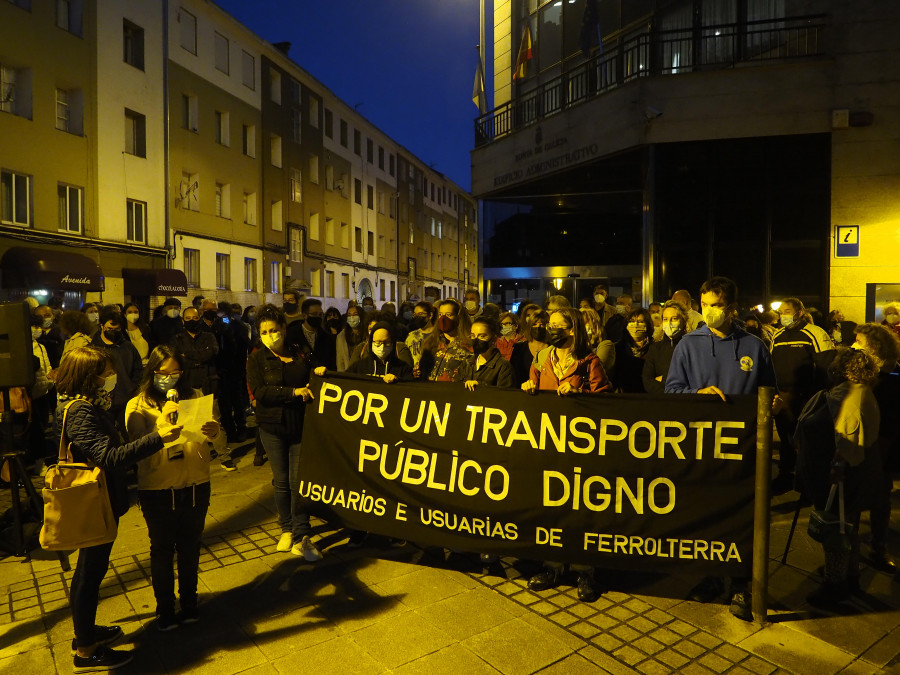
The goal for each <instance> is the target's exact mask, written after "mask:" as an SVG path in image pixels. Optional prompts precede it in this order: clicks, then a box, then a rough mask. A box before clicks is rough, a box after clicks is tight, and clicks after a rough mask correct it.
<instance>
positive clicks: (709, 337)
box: [681, 323, 750, 361]
mask: <svg viewBox="0 0 900 675" xmlns="http://www.w3.org/2000/svg"><path fill="white" fill-rule="evenodd" d="M749 335H750V334H749V333H748V332H747V331H745V330H744V329H743V328H741V327H740V326H739V325H738V324H737V323H732V325H731V332H730V333H729V334H728V335H726V336H725V337H723V338H720V337H719V336H718V335H714V334H713V332H712V331H711V330H710V328H709V326H706V325H703V326H701V327H700V328H698V329H697V330H693V331H691V332H690V333H685V334H683V335H682V336H681V339H683V340H706V341H707V342H709V353H710V355H711V356H715V355H716V349H717V345H718V349H719V350H722V349H729V348H730V349H731V350H732V351H733V352H734V360H735V361H739V360H740V357H739V356H738V344H739V343H740V341H741V339H742V338H743V337H744V336H749Z"/></svg>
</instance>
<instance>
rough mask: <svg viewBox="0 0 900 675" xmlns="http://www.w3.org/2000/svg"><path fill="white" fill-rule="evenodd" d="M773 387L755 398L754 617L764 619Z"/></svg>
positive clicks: (763, 389) (760, 621) (762, 620)
mask: <svg viewBox="0 0 900 675" xmlns="http://www.w3.org/2000/svg"><path fill="white" fill-rule="evenodd" d="M774 398H775V389H774V388H773V387H759V389H758V393H757V399H756V489H755V491H754V501H753V585H752V606H751V609H752V610H753V618H754V619H755V620H756V621H757V622H759V623H761V624H765V623H766V615H767V612H768V607H769V493H770V488H771V480H772V477H771V473H772V401H773V399H774Z"/></svg>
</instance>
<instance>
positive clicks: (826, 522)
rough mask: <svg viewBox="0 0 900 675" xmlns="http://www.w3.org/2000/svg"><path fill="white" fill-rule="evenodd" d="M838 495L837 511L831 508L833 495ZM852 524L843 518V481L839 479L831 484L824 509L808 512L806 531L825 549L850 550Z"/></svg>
mask: <svg viewBox="0 0 900 675" xmlns="http://www.w3.org/2000/svg"><path fill="white" fill-rule="evenodd" d="M835 493H837V496H838V513H837V514H835V513H834V512H833V511H832V510H831V505H832V504H833V503H834V496H835ZM852 531H853V525H851V524H850V523H848V522H846V521H845V520H844V482H843V481H839V482H838V483H835V484H834V485H832V486H831V490H830V491H829V493H828V502H827V503H826V504H825V508H824V509H816V510H814V511H813V512H812V513H810V514H809V525H808V526H807V529H806V532H807V534H809V536H810V538H812V539H815V540H816V541H817V542H819V543H820V544H822V547H823V548H824V549H825V550H826V551H832V552H835V553H840V552H845V553H846V552H849V551H850V534H851V532H852Z"/></svg>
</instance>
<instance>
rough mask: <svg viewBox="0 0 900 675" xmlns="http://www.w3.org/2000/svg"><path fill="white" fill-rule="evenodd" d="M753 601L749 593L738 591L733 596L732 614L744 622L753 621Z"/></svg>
mask: <svg viewBox="0 0 900 675" xmlns="http://www.w3.org/2000/svg"><path fill="white" fill-rule="evenodd" d="M751 605H752V601H751V600H750V593H748V592H747V591H738V592H737V593H735V594H734V595H733V596H731V607H730V608H729V609H730V611H731V613H732V614H734V615H735V616H736V617H737V618H739V619H741V620H742V621H753V610H751Z"/></svg>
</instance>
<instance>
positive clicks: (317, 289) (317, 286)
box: [309, 270, 322, 296]
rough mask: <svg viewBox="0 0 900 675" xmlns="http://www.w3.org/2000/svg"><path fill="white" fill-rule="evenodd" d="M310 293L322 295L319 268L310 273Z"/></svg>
mask: <svg viewBox="0 0 900 675" xmlns="http://www.w3.org/2000/svg"><path fill="white" fill-rule="evenodd" d="M309 280H310V286H312V288H311V289H310V293H311V294H312V295H319V296H321V295H322V273H321V271H320V270H313V271H312V272H311V273H310V279H309Z"/></svg>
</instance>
